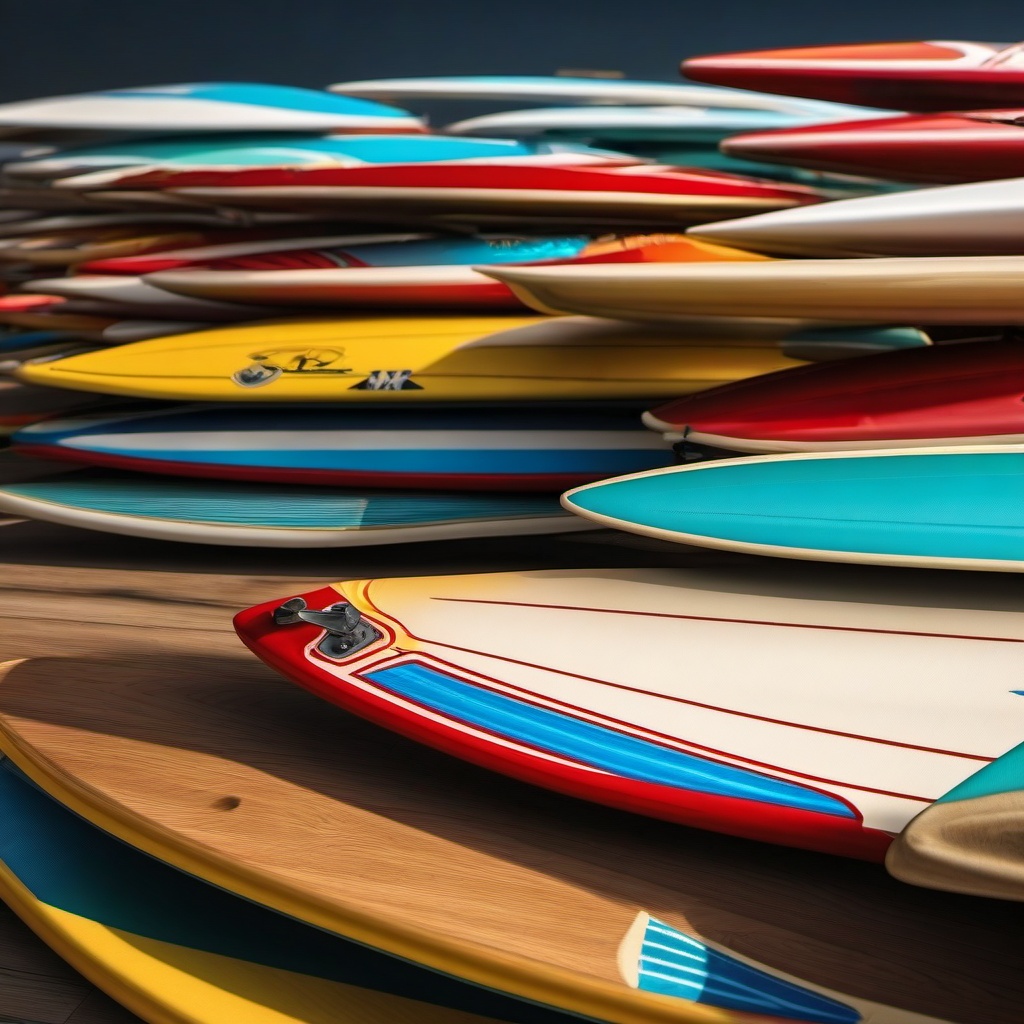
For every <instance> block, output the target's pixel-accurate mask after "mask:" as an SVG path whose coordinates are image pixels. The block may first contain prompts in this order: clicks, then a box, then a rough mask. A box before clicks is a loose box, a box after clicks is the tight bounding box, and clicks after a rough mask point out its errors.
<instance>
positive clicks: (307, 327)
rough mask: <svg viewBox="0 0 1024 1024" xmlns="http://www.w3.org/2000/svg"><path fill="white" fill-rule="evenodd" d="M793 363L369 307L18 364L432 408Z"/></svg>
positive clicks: (272, 396) (144, 381) (156, 385)
mask: <svg viewBox="0 0 1024 1024" xmlns="http://www.w3.org/2000/svg"><path fill="white" fill-rule="evenodd" d="M805 348H806V346H805ZM794 365H797V360H795V359H790V358H789V357H788V356H787V355H785V352H784V344H782V343H780V342H779V341H776V340H772V339H767V340H766V339H763V338H761V339H759V338H749V337H748V338H742V337H741V338H739V339H736V338H732V339H730V338H728V337H726V338H722V337H715V336H714V335H713V334H712V335H705V336H704V337H703V338H701V337H696V338H694V337H689V338H688V337H686V336H685V334H681V333H680V332H678V331H674V330H671V329H667V330H663V329H657V328H654V327H650V328H647V327H643V326H637V325H632V324H622V323H614V322H605V321H600V320H588V319H561V320H551V319H548V318H538V317H467V316H461V317H444V316H421V317H406V318H397V317H368V316H363V317H359V318H349V319H345V320H308V321H279V322H268V323H261V324H252V325H241V326H238V327H228V328H223V329H220V330H213V331H200V332H199V333H196V334H188V335H178V336H172V337H166V338H157V339H154V340H152V341H144V342H138V343H136V344H133V345H130V346H128V345H125V346H120V347H118V348H116V349H113V348H108V349H104V350H99V351H96V352H92V353H90V354H89V355H81V356H72V357H70V358H68V359H58V360H53V359H50V360H26V361H24V362H22V363H21V364H20V365H18V366H17V367H16V368H14V369H13V370H12V372H13V373H14V375H15V376H16V377H17V378H19V379H21V380H24V381H26V382H28V383H35V384H46V385H50V386H54V387H66V388H70V389H71V390H75V391H89V392H94V393H98V394H113V395H127V396H132V397H140V398H165V399H166V398H169V399H172V400H195V401H228V402H235V401H238V402H346V403H348V402H358V403H367V402H370V403H382V402H387V403H395V402H398V403H406V402H418V403H431V402H447V401H456V402H467V401H528V402H529V401H544V400H547V401H552V400H557V401H564V400H580V399H602V400H608V399H648V400H649V399H654V398H659V397H664V398H670V397H676V396H677V395H680V394H685V393H687V392H689V391H698V390H700V389H701V388H706V387H712V386H713V385H715V384H722V383H725V382H726V381H730V380H736V379H738V378H740V377H747V376H753V375H755V374H758V373H767V372H769V371H771V370H778V369H782V368H783V367H786V366H794Z"/></svg>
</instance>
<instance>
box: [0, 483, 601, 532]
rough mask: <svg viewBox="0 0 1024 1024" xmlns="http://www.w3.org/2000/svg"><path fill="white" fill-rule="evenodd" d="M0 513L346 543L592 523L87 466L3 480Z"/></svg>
mask: <svg viewBox="0 0 1024 1024" xmlns="http://www.w3.org/2000/svg"><path fill="white" fill-rule="evenodd" d="M0 511H4V512H7V513H9V514H10V515H13V516H21V517H24V518H26V519H40V520H44V521H46V522H53V523H61V524H64V525H67V526H79V527H82V528H84V529H92V530H99V531H101V532H104V533H120V534H126V535H129V536H135V537H149V538H153V539H156V540H178V541H191V542H193V543H199V544H232V545H237V546H241V547H285V548H295V547H314V548H320V547H348V546H358V545H365V544H398V543H408V542H412V541H424V540H452V539H460V538H465V537H496V536H509V535H516V534H539V533H562V532H567V531H572V530H580V529H593V527H591V526H590V524H589V523H587V522H586V521H584V520H582V519H579V518H578V517H576V516H571V515H569V514H568V513H566V512H565V511H563V510H562V509H561V508H560V507H559V504H558V500H557V498H555V497H554V496H552V495H546V494H543V495H532V494H509V495H501V494H460V493H455V492H445V491H421V492H416V491H408V492H407V491H391V492H388V491H364V490H357V489H354V488H349V489H342V488H333V487H332V488H303V489H301V490H296V489H295V488H294V487H292V486H286V485H273V484H252V483H231V482H219V481H212V480H203V481H197V482H192V481H188V480H164V479H160V478H154V477H145V476H139V475H136V474H133V473H118V472H110V471H102V470H83V471H82V472H79V473H64V474H62V475H59V476H55V477H50V478H46V479H42V480H33V481H31V482H30V483H18V484H8V485H6V486H2V487H0Z"/></svg>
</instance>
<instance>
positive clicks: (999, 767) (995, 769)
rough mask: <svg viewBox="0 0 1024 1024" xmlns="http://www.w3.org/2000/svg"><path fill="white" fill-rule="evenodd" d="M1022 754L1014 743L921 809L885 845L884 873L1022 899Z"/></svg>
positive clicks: (921, 882)
mask: <svg viewBox="0 0 1024 1024" xmlns="http://www.w3.org/2000/svg"><path fill="white" fill-rule="evenodd" d="M1022 758H1024V747H1022V746H1018V747H1014V748H1013V750H1011V751H1009V752H1008V753H1006V754H1004V755H1003V756H1002V757H1001V758H999V759H998V760H997V761H994V762H993V763H992V764H987V765H984V766H982V767H981V768H980V769H979V770H978V771H977V772H975V774H974V775H972V776H971V777H970V778H968V779H965V780H964V781H963V782H961V783H960V784H959V785H957V786H954V787H953V789H952V790H950V791H949V792H948V793H946V794H945V795H944V796H942V797H940V798H939V799H938V800H936V801H935V803H933V804H932V805H931V806H930V807H926V808H925V809H924V810H923V811H922V812H921V813H920V814H919V815H918V816H917V817H916V818H914V820H913V821H912V822H911V823H910V824H909V825H908V826H907V827H906V828H905V829H904V830H903V832H902V833H901V834H900V835H899V836H898V838H897V840H896V842H895V843H893V845H892V847H890V849H889V852H888V854H887V856H886V867H887V868H888V869H889V871H890V873H891V874H893V875H895V876H896V877H897V878H899V879H902V880H903V881H906V882H911V883H913V884H914V885H924V886H928V887H929V888H932V889H945V890H949V891H952V892H966V893H970V894H971V895H973V896H988V897H995V898H997V899H1006V900H1022V899H1024V872H1022V871H1021V866H1020V857H1019V855H1018V853H1017V851H1016V842H1015V840H1016V837H1017V836H1018V835H1019V831H1018V824H1017V823H1018V822H1019V821H1020V816H1021V811H1022V801H1021V793H1020V780H1021V766H1022V765H1021V762H1022Z"/></svg>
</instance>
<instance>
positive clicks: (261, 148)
mask: <svg viewBox="0 0 1024 1024" xmlns="http://www.w3.org/2000/svg"><path fill="white" fill-rule="evenodd" d="M786 123H790V122H786ZM586 153H587V150H586V148H585V147H583V146H576V147H569V146H553V145H551V144H549V143H544V142H541V143H533V144H530V143H525V142H521V141H516V140H514V139H510V138H500V137H499V138H491V139H456V138H450V137H449V136H446V135H426V134H424V135H295V134H289V135H281V134H276V135H274V134H268V135H242V136H239V135H238V134H237V133H235V134H233V135H224V136H216V135H214V136H210V135H209V134H207V135H199V136H196V137H193V138H190V137H188V136H170V137H167V138H155V139H146V138H143V139H132V140H129V141H125V142H114V143H111V142H108V143H104V144H101V145H97V146H85V147H81V148H76V149H70V150H62V151H61V152H59V153H55V154H53V155H52V156H46V157H39V158H37V159H34V160H19V161H14V162H10V163H6V164H4V174H5V175H7V176H9V177H14V178H19V179H21V178H24V179H32V180H36V179H43V180H48V179H52V178H58V177H63V176H65V175H69V174H84V173H86V172H89V171H95V170H104V169H110V168H116V167H129V166H133V165H141V166H150V165H153V164H160V165H170V166H185V167H195V166H199V167H206V166H216V167H237V168H242V167H266V166H271V167H281V166H289V165H295V166H302V165H305V164H319V165H320V166H323V165H324V164H338V165H340V166H353V165H359V164H366V163H370V164H378V163H420V162H422V161H425V160H486V159H497V160H505V159H509V158H530V157H533V158H540V159H544V158H550V157H551V156H552V155H554V154H558V155H559V157H560V158H562V157H563V156H564V158H566V159H569V158H571V155H572V154H577V155H580V156H585V155H586ZM592 155H593V156H601V157H602V158H604V157H605V156H606V154H598V153H596V152H595V153H593V154H592Z"/></svg>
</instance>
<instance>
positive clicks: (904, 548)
mask: <svg viewBox="0 0 1024 1024" xmlns="http://www.w3.org/2000/svg"><path fill="white" fill-rule="evenodd" d="M1022 502H1024V446H1021V445H963V446H959V447H955V448H950V447H945V448H894V449H885V450H879V451H871V450H869V451H843V452H831V453H801V454H796V455H764V456H759V457H753V458H738V459H723V460H719V461H712V462H706V463H698V464H696V465H691V466H685V467H677V468H675V469H668V470H652V471H650V472H648V473H641V474H634V475H632V476H625V477H617V478H615V479H614V480H607V481H603V482H600V483H596V484H587V485H584V486H583V487H578V488H576V489H575V490H572V491H567V492H566V493H565V494H564V495H562V504H563V505H565V507H566V508H568V509H570V510H572V511H574V512H577V513H578V514H579V515H582V516H585V517H586V518H587V519H589V520H591V521H593V522H595V523H598V524H599V525H601V526H612V527H616V528H618V529H623V530H628V531H630V532H634V533H640V534H644V535H646V536H651V537H658V538H660V539H662V540H673V541H677V542H678V543H682V544H697V545H700V546H707V547H713V548H722V549H725V550H729V551H742V552H746V553H749V554H760V555H776V556H780V557H783V558H810V559H821V560H824V561H837V562H873V563H878V564H882V565H909V566H915V565H916V566H927V567H932V568H952V569H985V570H994V571H998V572H1022V571H1024V522H1022V520H1021V516H1020V508H1021V503H1022Z"/></svg>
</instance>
